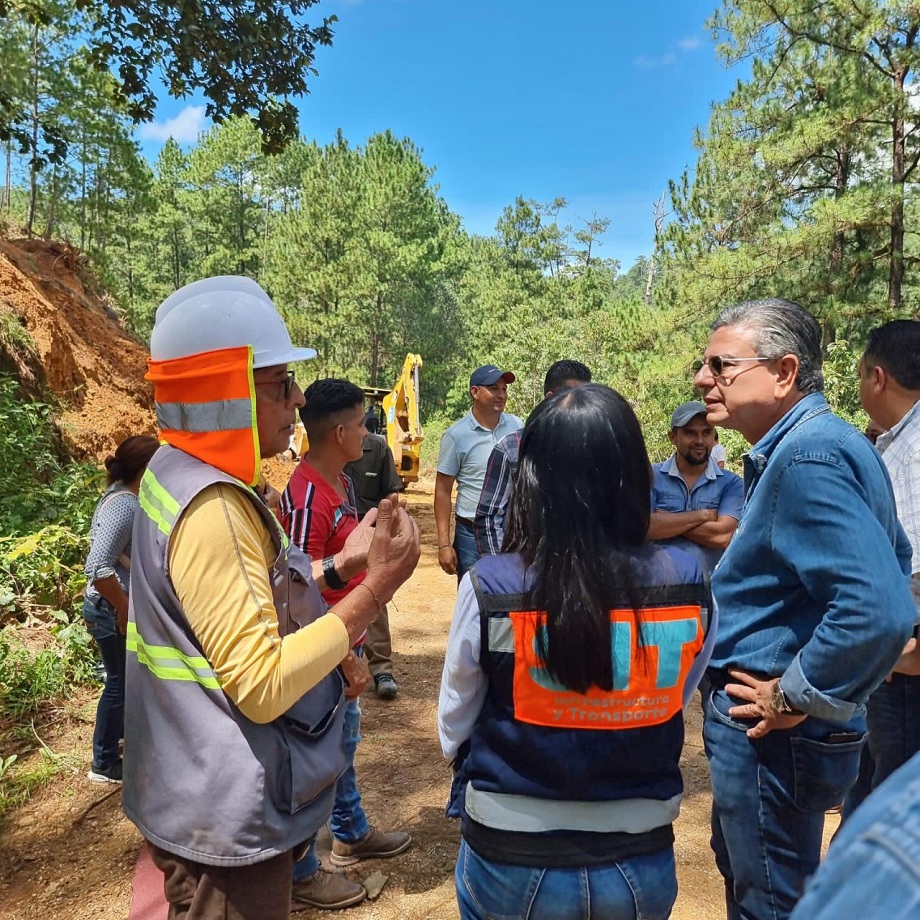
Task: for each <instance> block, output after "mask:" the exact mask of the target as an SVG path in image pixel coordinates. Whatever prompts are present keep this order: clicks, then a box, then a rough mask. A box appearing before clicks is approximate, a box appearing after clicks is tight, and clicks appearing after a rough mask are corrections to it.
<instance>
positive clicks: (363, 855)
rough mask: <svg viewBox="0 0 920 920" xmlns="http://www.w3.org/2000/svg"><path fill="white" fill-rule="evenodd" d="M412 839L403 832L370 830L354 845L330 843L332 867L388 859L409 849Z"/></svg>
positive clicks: (334, 841)
mask: <svg viewBox="0 0 920 920" xmlns="http://www.w3.org/2000/svg"><path fill="white" fill-rule="evenodd" d="M410 843H412V838H411V837H410V836H409V835H408V834H407V833H406V832H405V831H390V832H389V833H387V834H384V833H382V832H381V831H378V830H377V828H375V827H373V826H372V827H371V829H370V830H369V831H368V832H367V833H366V834H365V835H364V836H363V837H362V838H361V839H360V840H356V841H355V842H354V843H345V842H344V841H342V840H335V839H333V841H332V853H331V854H330V856H329V859H330V861H331V862H332V864H333V865H334V866H353V865H354V864H355V863H358V862H361V860H362V859H389V857H390V856H397V855H398V854H399V853H402V851H403V850H407V849H409V844H410Z"/></svg>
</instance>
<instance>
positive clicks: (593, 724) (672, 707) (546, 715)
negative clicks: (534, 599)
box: [489, 605, 703, 729]
mask: <svg viewBox="0 0 920 920" xmlns="http://www.w3.org/2000/svg"><path fill="white" fill-rule="evenodd" d="M509 618H510V621H511V623H512V624H513V626H512V628H513V632H514V682H513V696H514V717H515V718H516V719H519V720H520V721H521V722H528V723H530V724H532V725H543V726H547V727H551V728H583V729H584V728H587V729H620V728H634V727H636V726H639V725H659V724H661V723H663V722H667V721H668V720H669V719H671V718H673V717H674V716H675V715H676V714H677V713H678V712H680V711H681V709H682V707H683V689H684V683H685V682H686V679H687V675H688V674H689V673H690V669H691V667H692V666H693V662H694V659H695V658H696V656H697V654H698V653H699V651H700V649H701V648H702V647H703V628H702V624H701V622H700V607H699V605H680V606H674V607H643V608H642V615H641V621H640V622H641V625H640V626H639V628H638V630H637V628H636V626H637V620H636V613H635V611H634V610H630V609H617V610H611V611H610V654H611V661H612V664H613V689H612V690H602V689H600V688H598V687H595V688H592V689H589V690H588V692H587V693H584V694H581V693H578V692H576V691H573V690H569V689H568V688H566V687H565V686H563V685H562V684H560V683H559V682H558V681H556V680H555V679H554V678H553V677H552V676H551V675H550V673H549V672H548V671H547V669H546V664H545V662H544V660H543V658H542V657H541V655H540V651H539V650H540V648H541V646H542V647H544V648H545V647H546V646H547V644H548V637H547V635H546V614H545V613H538V612H536V611H514V612H511V613H509ZM637 633H638V635H637ZM541 634H542V635H541ZM492 636H493V632H492V624H491V622H490V624H489V645H490V650H492V651H506V648H507V645H506V637H503V636H502V635H501V631H499V630H496V640H498V641H500V642H502V646H503V647H501V648H497V649H493V648H492ZM503 640H504V641H503ZM541 640H542V641H541Z"/></svg>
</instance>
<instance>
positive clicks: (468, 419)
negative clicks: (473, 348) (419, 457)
mask: <svg viewBox="0 0 920 920" xmlns="http://www.w3.org/2000/svg"><path fill="white" fill-rule="evenodd" d="M514 381H515V376H514V374H512V373H511V372H510V371H503V370H502V369H501V368H500V367H496V366H495V365H494V364H485V365H483V366H482V367H477V368H476V370H475V371H473V373H472V374H471V375H470V398H471V399H472V401H473V405H472V407H471V408H470V411H469V412H467V414H466V415H465V416H463V418H462V419H460V421H459V422H454V424H453V425H451V426H450V428H448V429H447V431H445V432H444V436H443V437H442V438H441V445H440V449H439V451H438V474H437V479H436V480H435V485H434V520H435V525H436V526H437V529H438V562H439V564H440V566H441V568H442V569H443V570H444V571H445V572H446V573H447V574H448V575H456V576H457V580H458V581H459V580H460V579H461V578H463V576H464V574H465V573H466V572H467V571H468V570H469V569H471V568H472V566H473V563H475V562H476V560H477V559H478V558H479V551H478V550H477V548H476V536H475V534H474V532H473V517H474V515H475V514H476V503H477V502H478V501H479V493H480V492H481V491H482V483H483V480H484V479H485V475H486V464H487V463H488V461H489V454H490V453H491V452H492V448H493V447H494V446H495V444H496V443H497V442H498V441H500V440H501V439H502V438H503V437H505V435H508V434H510V433H511V432H512V431H518V430H519V429H521V428H523V427H524V423H523V422H522V421H521V419H519V418H518V417H517V416H516V415H509V414H506V413H505V412H503V411H502V410H503V409H504V408H505V403H506V402H507V401H508V384H509V383H514ZM454 482H456V483H457V511H456V515H455V520H454V539H453V541H451V539H450V506H451V491H452V490H453V487H454Z"/></svg>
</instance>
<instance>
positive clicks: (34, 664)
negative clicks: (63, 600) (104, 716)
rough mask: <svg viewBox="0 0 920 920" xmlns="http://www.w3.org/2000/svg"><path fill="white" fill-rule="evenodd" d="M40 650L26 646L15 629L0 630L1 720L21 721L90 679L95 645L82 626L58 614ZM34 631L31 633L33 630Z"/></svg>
mask: <svg viewBox="0 0 920 920" xmlns="http://www.w3.org/2000/svg"><path fill="white" fill-rule="evenodd" d="M52 622H53V625H52V626H50V628H49V629H48V631H47V634H45V635H43V636H42V637H41V642H40V643H39V648H37V649H36V648H34V647H27V646H26V645H25V644H23V642H22V641H21V639H20V637H19V634H18V632H17V630H15V629H14V628H12V627H4V628H3V629H2V630H0V717H3V718H6V719H11V720H17V721H21V720H23V719H24V718H26V717H28V716H31V715H33V714H34V713H35V712H37V711H38V710H39V709H40V707H41V706H42V705H43V704H44V703H46V702H48V701H49V700H53V699H56V698H60V697H62V696H66V695H67V693H68V691H69V690H70V688H71V687H73V685H74V683H80V682H88V681H90V680H91V679H92V678H93V674H94V669H95V663H96V655H95V646H94V645H93V643H92V640H91V639H90V636H89V634H88V633H87V632H86V630H85V629H84V628H83V626H82V625H77V624H71V623H70V622H69V621H68V618H67V616H66V615H65V614H63V613H61V612H60V611H57V613H56V614H55V616H54V617H53V618H52ZM33 632H34V630H33Z"/></svg>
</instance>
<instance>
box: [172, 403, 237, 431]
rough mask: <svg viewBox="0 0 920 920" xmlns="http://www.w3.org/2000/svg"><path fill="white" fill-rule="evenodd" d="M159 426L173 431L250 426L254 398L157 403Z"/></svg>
mask: <svg viewBox="0 0 920 920" xmlns="http://www.w3.org/2000/svg"><path fill="white" fill-rule="evenodd" d="M156 410H157V426H158V427H159V428H166V429H169V430H171V431H188V432H195V433H199V434H200V433H201V432H205V431H239V430H241V429H245V428H249V427H251V422H252V401H251V400H249V399H216V400H214V402H207V403H180V402H173V403H161V402H158V403H156Z"/></svg>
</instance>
